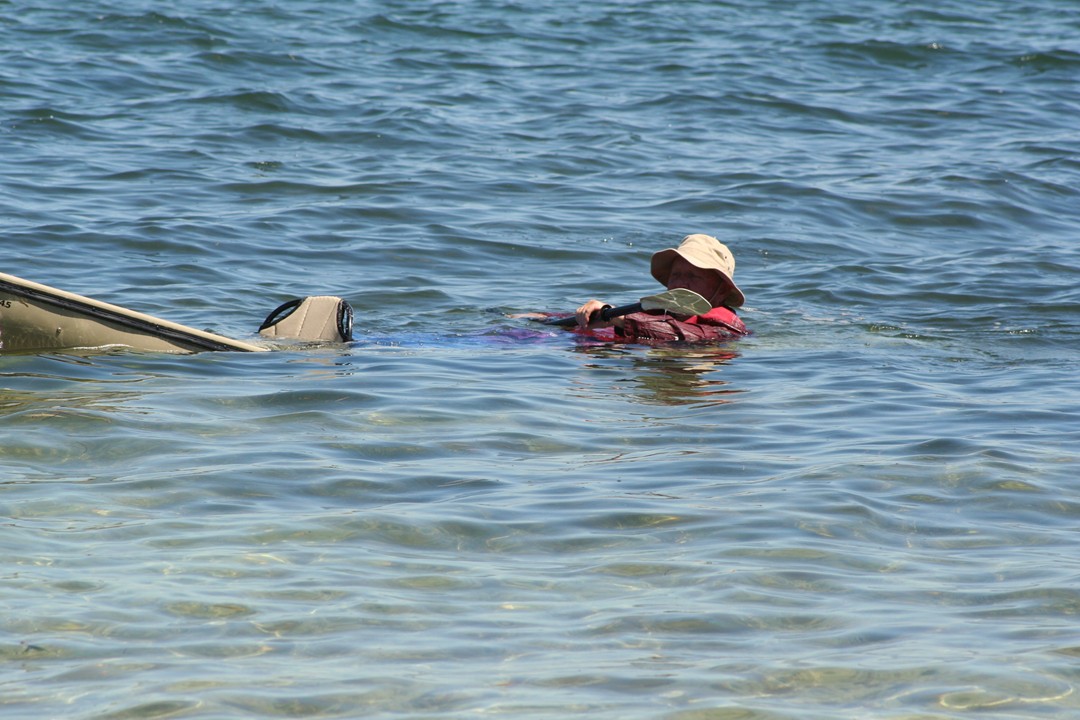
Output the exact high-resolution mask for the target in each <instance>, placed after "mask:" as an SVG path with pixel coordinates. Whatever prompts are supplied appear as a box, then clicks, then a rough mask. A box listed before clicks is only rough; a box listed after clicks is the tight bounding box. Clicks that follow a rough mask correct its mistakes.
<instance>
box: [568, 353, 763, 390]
mask: <svg viewBox="0 0 1080 720" xmlns="http://www.w3.org/2000/svg"><path fill="white" fill-rule="evenodd" d="M577 349H578V351H579V352H583V353H586V354H588V355H590V356H591V357H593V358H595V359H596V360H597V361H598V362H593V363H587V364H586V365H585V367H587V368H605V369H609V368H610V367H611V363H610V362H605V361H607V360H610V359H612V358H619V360H620V363H625V362H626V361H627V360H629V362H630V365H631V367H632V368H633V376H632V378H631V380H630V382H631V386H632V387H633V388H634V390H635V395H636V396H637V398H638V399H639V400H641V401H642V402H645V403H649V404H658V405H720V404H725V403H730V402H733V401H734V397H733V396H734V395H735V394H737V393H741V392H744V390H741V389H739V388H734V387H731V384H730V383H729V382H728V381H727V380H723V379H721V378H720V377H718V374H719V372H720V370H721V369H722V368H723V366H724V365H727V364H728V363H729V362H730V361H732V360H734V359H735V358H737V357H739V353H738V352H737V351H735V350H733V349H732V348H731V347H717V346H709V347H704V346H702V347H690V346H671V347H650V348H647V349H644V350H642V349H641V348H640V347H636V346H618V345H616V346H581V347H579V348H577Z"/></svg>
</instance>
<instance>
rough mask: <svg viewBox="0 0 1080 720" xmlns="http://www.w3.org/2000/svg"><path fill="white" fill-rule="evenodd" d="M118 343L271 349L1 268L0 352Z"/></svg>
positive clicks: (154, 348) (183, 349)
mask: <svg viewBox="0 0 1080 720" xmlns="http://www.w3.org/2000/svg"><path fill="white" fill-rule="evenodd" d="M117 346H118V347H125V348H131V349H134V350H144V351H148V352H171V353H190V352H201V351H205V350H225V351H238V352H264V351H266V350H269V349H270V348H268V347H262V346H259V345H253V344H251V343H246V342H242V341H240V340H233V339H232V338H227V337H224V336H222V335H216V334H214V333H211V332H206V331H205V330H196V329H195V328H191V327H187V326H186V325H180V324H179V323H174V322H170V321H168V320H162V319H161V318H157V317H154V316H152V315H146V314H144V313H140V312H135V311H134V310H128V309H127V308H122V307H120V306H118V305H110V304H109V303H105V302H101V301H99V300H93V299H91V298H88V297H83V296H82V295H76V294H74V293H69V292H65V291H64V290H58V289H56V288H53V287H49V286H48V285H42V284H40V283H35V282H31V281H29V280H23V279H22V278H18V277H15V276H14V275H7V274H4V273H0V353H3V352H38V351H47V350H60V349H89V348H107V347H117Z"/></svg>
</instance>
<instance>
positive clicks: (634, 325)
mask: <svg viewBox="0 0 1080 720" xmlns="http://www.w3.org/2000/svg"><path fill="white" fill-rule="evenodd" d="M651 269H652V276H653V277H654V278H656V279H657V280H658V281H659V282H660V284H662V285H664V286H665V287H666V288H667V289H668V290H674V289H676V288H685V289H687V290H692V291H693V292H696V293H697V294H698V295H701V296H702V297H704V298H705V299H706V300H708V301H709V303H710V304H711V305H712V308H713V309H712V310H710V311H709V312H707V313H705V314H703V315H693V316H690V317H685V316H675V315H668V314H665V313H663V312H657V311H653V312H636V313H631V314H630V315H623V316H622V317H616V318H612V319H611V321H609V322H605V321H601V320H599V315H598V311H599V310H601V309H603V308H604V307H610V305H608V304H607V303H604V302H602V301H600V300H595V299H594V300H589V301H588V302H586V303H584V304H583V305H582V306H581V307H579V308H578V309H577V311H576V313H575V315H576V317H577V322H578V330H579V331H583V332H584V331H589V332H591V331H595V330H597V329H599V328H606V327H609V326H610V327H613V328H614V339H616V340H623V341H629V342H721V341H724V340H732V339H735V338H739V337H742V336H744V335H748V334H749V332H750V331H749V330H747V329H746V326H745V325H744V324H743V322H742V320H740V319H739V317H738V315H736V313H735V311H736V309H737V308H739V307H741V306H742V304H743V303H744V302H745V301H746V298H745V297H744V296H743V293H742V291H741V290H739V287H738V286H737V285H736V284H735V281H734V279H733V277H734V275H735V257H734V256H733V255H732V254H731V251H730V250H728V248H727V246H726V245H724V244H723V243H722V242H720V241H719V240H717V239H716V238H714V237H712V236H711V235H701V234H697V235H687V236H686V237H685V238H683V241H682V242H681V243H679V246H678V247H674V248H668V249H666V250H661V251H660V252H657V253H655V254H654V255H653V256H652V267H651Z"/></svg>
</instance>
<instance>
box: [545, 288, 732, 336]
mask: <svg viewBox="0 0 1080 720" xmlns="http://www.w3.org/2000/svg"><path fill="white" fill-rule="evenodd" d="M642 310H646V311H648V310H663V311H664V312H666V313H670V314H672V315H704V314H705V313H707V312H709V311H710V310H712V305H711V304H710V303H709V301H708V300H706V299H705V298H703V297H701V296H700V295H698V294H697V293H696V292H694V291H693V290H687V289H685V288H675V289H674V290H668V291H667V292H662V293H660V294H659V295H650V296H648V297H643V298H641V300H639V301H638V302H636V303H634V304H632V305H622V306H621V307H609V308H604V309H603V310H599V311H597V312H594V313H593V315H592V317H591V318H590V319H589V320H590V322H595V321H596V320H598V319H599V320H603V321H605V322H606V321H608V320H610V319H611V318H614V317H619V316H621V315H629V314H630V313H635V312H641V311H642ZM597 316H599V317H597ZM546 322H547V324H548V325H560V326H563V327H569V326H570V325H577V318H576V317H574V316H571V317H566V318H556V319H554V320H547V321H546Z"/></svg>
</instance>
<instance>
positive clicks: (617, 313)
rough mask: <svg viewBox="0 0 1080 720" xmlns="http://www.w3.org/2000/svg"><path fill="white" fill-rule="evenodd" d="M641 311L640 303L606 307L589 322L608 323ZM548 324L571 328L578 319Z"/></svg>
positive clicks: (567, 319)
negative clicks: (612, 319) (613, 319)
mask: <svg viewBox="0 0 1080 720" xmlns="http://www.w3.org/2000/svg"><path fill="white" fill-rule="evenodd" d="M640 310H641V303H639V302H636V303H634V304H632V305H620V306H619V307H604V308H600V309H599V310H597V311H596V312H594V313H593V314H592V317H590V318H589V322H595V321H596V320H597V319H599V320H602V321H604V322H607V321H608V320H610V319H611V318H614V317H621V316H623V315H629V314H630V313H635V312H638V311H640ZM598 316H599V317H598ZM547 324H548V325H558V326H560V327H569V326H571V325H577V317H576V316H574V315H571V316H570V317H564V318H555V319H554V320H548V321H547Z"/></svg>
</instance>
